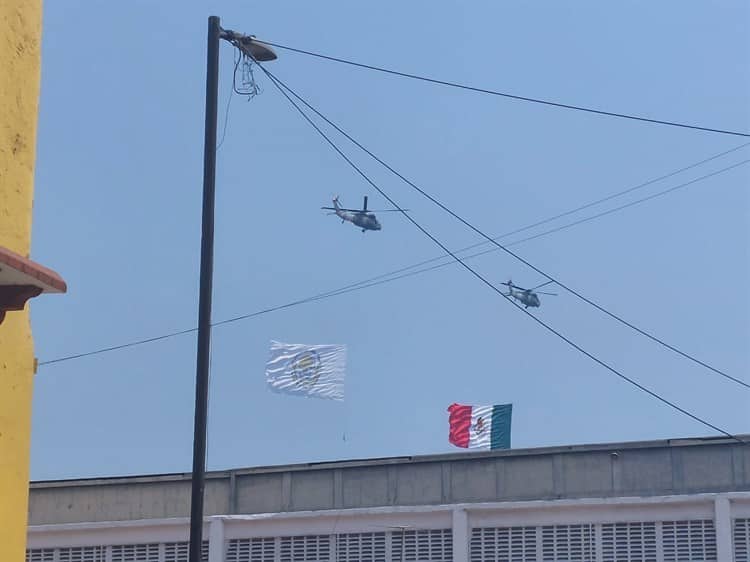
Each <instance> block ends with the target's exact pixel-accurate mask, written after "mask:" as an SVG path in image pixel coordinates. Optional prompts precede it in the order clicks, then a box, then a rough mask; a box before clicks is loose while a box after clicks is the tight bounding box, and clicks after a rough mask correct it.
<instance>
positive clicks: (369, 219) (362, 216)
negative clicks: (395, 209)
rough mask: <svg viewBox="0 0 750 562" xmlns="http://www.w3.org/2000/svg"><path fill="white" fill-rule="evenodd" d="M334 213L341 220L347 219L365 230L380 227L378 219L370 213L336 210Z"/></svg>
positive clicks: (378, 228)
mask: <svg viewBox="0 0 750 562" xmlns="http://www.w3.org/2000/svg"><path fill="white" fill-rule="evenodd" d="M336 215H337V216H339V217H341V220H344V221H349V222H350V223H352V224H354V225H356V226H358V227H359V228H361V229H362V231H365V230H380V229H381V228H382V226H381V224H380V222H379V221H378V219H376V218H375V215H374V214H372V213H350V212H348V211H336Z"/></svg>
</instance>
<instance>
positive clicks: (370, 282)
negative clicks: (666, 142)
mask: <svg viewBox="0 0 750 562" xmlns="http://www.w3.org/2000/svg"><path fill="white" fill-rule="evenodd" d="M748 144H750V143H748ZM744 146H747V145H742V146H739V147H736V148H733V149H731V150H728V151H725V152H723V153H721V154H717V155H715V156H712V157H710V158H707V159H705V160H702V161H701V162H699V163H696V164H693V165H690V166H686V167H684V168H681V169H680V170H678V171H677V172H673V173H670V174H666V175H664V176H661V178H662V179H664V178H668V177H671V176H673V175H675V174H676V173H679V172H680V171H685V170H688V169H690V168H694V167H695V166H697V165H699V164H702V163H706V162H709V161H711V160H714V159H715V158H718V157H719V156H723V155H725V154H728V153H730V152H734V151H735V150H738V149H739V148H742V147H744ZM745 162H747V160H746V161H745ZM742 163H743V162H741V163H740V164H742ZM734 167H736V165H733V166H729V167H726V168H723V169H721V170H718V171H716V172H712V173H710V174H706V175H704V176H701V177H699V178H696V179H693V180H690V181H687V182H684V183H681V184H678V185H676V186H674V187H671V188H669V189H666V190H663V191H660V192H657V193H655V194H652V195H649V196H647V197H643V198H641V199H637V200H635V201H631V202H629V203H626V204H624V205H620V206H619V207H614V208H612V209H608V210H606V211H603V212H601V213H597V214H595V215H592V216H589V217H584V218H582V219H578V220H576V221H574V222H571V223H567V224H564V225H561V226H558V227H556V228H553V229H550V230H545V231H543V232H540V233H537V234H534V235H532V236H528V237H526V238H521V239H519V240H515V241H513V242H510V243H508V244H506V246H507V247H512V246H516V245H518V244H522V243H524V242H528V241H530V240H535V239H537V238H541V237H544V236H548V235H550V234H554V233H557V232H560V231H562V230H567V229H568V228H572V227H574V226H578V225H580V224H584V223H586V222H589V221H591V220H595V219H597V218H600V217H603V216H606V215H610V214H612V213H615V212H618V211H621V210H623V209H627V208H629V207H633V206H635V205H638V204H640V203H644V202H646V201H649V200H651V199H655V198H657V197H661V196H663V195H666V194H668V193H672V192H674V191H676V190H678V189H683V188H685V187H688V186H690V185H692V184H694V183H696V182H698V181H701V180H704V179H707V178H709V177H712V176H715V175H717V174H720V173H722V172H726V171H728V170H730V169H732V168H734ZM654 181H656V180H652V181H649V182H645V183H642V184H640V185H639V186H636V187H635V188H630V189H627V190H625V191H621V192H619V194H624V193H627V192H631V191H633V190H634V189H636V188H639V187H643V186H646V185H650V184H652V183H654ZM616 195H617V194H615V195H612V196H609V197H605V198H603V199H601V200H600V201H605V200H610V199H612V198H614V197H615V196H616ZM592 205H593V204H592V203H589V204H586V205H582V206H580V207H578V208H577V209H576V210H580V209H584V208H588V207H591V206H592ZM574 211H575V210H574ZM574 211H566V212H564V213H560V214H559V215H555V217H551V218H549V219H544V220H542V221H538V222H536V223H534V224H533V225H529V226H525V227H522V228H518V229H516V230H513V231H510V232H507V233H505V234H502V235H499V236H496V237H495V239H503V238H507V237H509V236H512V235H513V234H518V233H520V232H524V231H526V230H528V229H530V228H532V227H533V226H538V225H542V224H545V223H548V222H551V221H552V220H554V219H555V218H560V217H563V216H566V215H570V214H572V213H573V212H574ZM486 244H488V242H487V241H483V242H479V243H476V244H471V245H469V246H465V247H463V248H460V249H458V250H454V252H455V253H464V252H466V251H468V250H470V249H473V248H476V247H478V246H483V245H486ZM499 250H500V248H498V247H496V246H493V247H491V248H489V249H487V250H483V251H481V252H476V253H473V254H469V255H468V256H464V257H463V259H464V261H466V260H470V259H474V258H477V257H480V256H484V255H486V254H489V253H492V252H497V251H499ZM445 258H450V254H443V255H441V256H437V257H434V258H430V259H427V260H423V261H421V262H418V263H415V264H412V265H408V266H405V267H401V268H398V269H395V270H392V271H389V272H387V273H382V274H380V275H376V276H375V277H370V278H368V279H364V280H362V281H357V282H355V283H351V284H349V285H345V286H343V287H339V288H337V289H333V290H330V291H326V292H323V293H318V294H316V295H313V296H310V297H307V298H303V299H298V300H295V301H291V302H289V303H286V304H282V305H279V306H274V307H270V308H264V309H261V310H257V311H255V312H251V313H248V314H242V315H239V316H234V317H231V318H227V319H225V320H221V321H219V322H215V323H214V324H212V325H213V326H222V325H224V324H230V323H234V322H238V321H240V320H247V319H250V318H255V317H257V316H262V315H264V314H268V313H271V312H276V311H279V310H283V309H286V308H291V307H294V306H297V305H301V304H307V303H311V302H317V301H319V300H323V299H327V298H331V297H335V296H340V295H344V294H347V293H350V292H353V291H359V290H362V289H368V288H371V287H376V286H378V285H382V284H385V283H390V282H392V281H398V280H400V279H405V278H408V277H412V276H414V275H419V274H422V273H428V272H430V271H435V270H437V269H441V268H443V267H446V266H449V265H452V264H454V263H456V262H455V261H452V260H450V261H447V262H444V263H439V264H437V265H433V266H430V267H424V268H421V269H418V268H420V267H421V266H424V265H427V264H430V263H434V262H436V261H440V260H443V259H445ZM196 331H197V328H191V329H187V330H180V331H176V332H170V333H167V334H163V335H161V336H156V337H152V338H145V339H140V340H135V341H131V342H128V343H124V344H120V345H115V346H110V347H103V348H98V349H95V350H92V351H89V352H85V353H78V354H74V355H67V356H64V357H58V358H56V359H51V360H48V361H41V362H40V363H39V365H40V366H42V365H50V364H53V363H61V362H65V361H70V360H73V359H80V358H82V357H89V356H91V355H99V354H101V353H107V352H110V351H117V350H120V349H126V348H129V347H135V346H139V345H144V344H147V343H152V342H156V341H160V340H164V339H168V338H173V337H177V336H181V335H184V334H189V333H192V332H196Z"/></svg>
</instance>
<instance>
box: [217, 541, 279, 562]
mask: <svg viewBox="0 0 750 562" xmlns="http://www.w3.org/2000/svg"><path fill="white" fill-rule="evenodd" d="M226 562H276V539H275V538H274V537H263V538H254V539H232V540H230V541H229V543H228V544H227V556H226Z"/></svg>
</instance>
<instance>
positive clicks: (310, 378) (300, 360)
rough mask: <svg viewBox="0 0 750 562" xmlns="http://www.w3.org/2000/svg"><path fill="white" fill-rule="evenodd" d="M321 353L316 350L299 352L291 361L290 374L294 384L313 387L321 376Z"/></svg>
mask: <svg viewBox="0 0 750 562" xmlns="http://www.w3.org/2000/svg"><path fill="white" fill-rule="evenodd" d="M320 363H321V361H320V355H318V352H317V351H315V350H308V351H303V352H302V353H298V354H297V355H295V356H294V357H292V360H291V361H290V362H289V366H288V367H287V368H288V369H289V375H290V376H291V377H292V380H293V381H294V384H295V385H297V386H301V387H308V388H309V387H311V386H313V385H315V383H316V382H318V377H320Z"/></svg>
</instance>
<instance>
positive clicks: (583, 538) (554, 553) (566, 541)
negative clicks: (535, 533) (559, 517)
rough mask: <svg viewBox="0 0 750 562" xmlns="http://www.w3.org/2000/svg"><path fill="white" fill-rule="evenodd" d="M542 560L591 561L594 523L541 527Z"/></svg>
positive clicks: (592, 556)
mask: <svg viewBox="0 0 750 562" xmlns="http://www.w3.org/2000/svg"><path fill="white" fill-rule="evenodd" d="M542 560H543V562H593V560H594V525H593V524H587V525H547V526H544V527H542Z"/></svg>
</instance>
